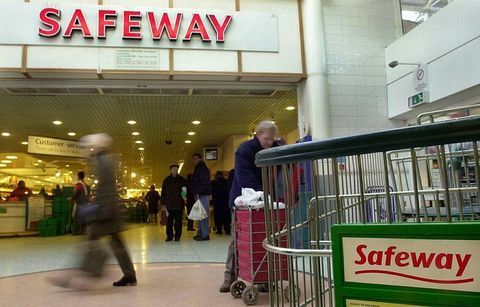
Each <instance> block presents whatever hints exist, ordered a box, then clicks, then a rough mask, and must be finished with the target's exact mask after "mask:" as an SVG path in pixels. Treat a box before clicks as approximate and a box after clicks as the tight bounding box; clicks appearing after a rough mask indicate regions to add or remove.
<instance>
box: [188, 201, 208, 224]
mask: <svg viewBox="0 0 480 307" xmlns="http://www.w3.org/2000/svg"><path fill="white" fill-rule="evenodd" d="M207 217H208V214H207V211H206V210H205V208H203V205H202V203H201V202H200V200H197V201H196V202H195V204H193V207H192V210H191V211H190V214H189V215H188V219H189V220H192V221H201V220H204V219H206V218H207Z"/></svg>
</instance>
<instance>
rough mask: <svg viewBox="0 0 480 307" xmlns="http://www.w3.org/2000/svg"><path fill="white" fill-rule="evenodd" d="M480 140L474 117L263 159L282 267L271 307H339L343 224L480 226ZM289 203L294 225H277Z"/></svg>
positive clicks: (273, 280) (272, 245) (274, 279)
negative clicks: (336, 229)
mask: <svg viewBox="0 0 480 307" xmlns="http://www.w3.org/2000/svg"><path fill="white" fill-rule="evenodd" d="M478 141H480V118H478V117H473V118H467V119H459V120H454V121H449V122H442V123H431V124H426V125H417V126H412V127H406V128H400V129H392V130H386V131H380V132H374V133H368V134H363V135H357V136H348V137H342V138H336V139H329V140H324V141H316V142H309V143H303V144H294V145H287V146H284V147H280V148H272V149H268V150H264V151H261V152H260V153H258V154H257V157H256V165H257V166H259V167H261V168H262V174H263V188H264V194H265V195H268V196H269V197H265V224H266V229H265V230H266V239H265V241H264V244H263V246H264V248H265V249H266V250H267V251H268V252H267V258H268V262H269V267H270V268H277V269H276V270H273V269H272V270H270V274H269V281H268V284H269V290H270V291H269V298H270V304H271V306H284V305H285V304H289V305H290V306H331V307H333V306H336V305H335V299H334V297H335V280H334V278H333V276H334V274H333V259H332V243H331V241H332V236H331V228H332V226H333V225H335V224H370V223H376V224H384V225H389V224H393V223H425V222H429V223H437V222H448V223H455V222H462V223H463V222H465V221H469V222H473V223H475V222H480V202H479V197H480V165H479V154H478ZM455 144H457V145H458V144H461V145H462V146H456V145H455ZM432 148H434V149H435V150H432ZM435 176H436V177H435ZM297 185H298V186H297ZM281 198H282V199H284V200H285V205H286V208H285V217H286V218H285V227H284V228H277V227H276V225H278V224H279V223H280V221H279V220H278V217H277V216H275V215H274V214H272V213H271V211H272V210H270V208H272V206H273V205H274V203H275V202H277V201H278V200H279V199H281ZM479 225H480V223H479ZM282 242H285V243H286V245H287V246H286V247H285V246H284V245H282ZM285 243H283V244H285ZM285 256H286V257H287V260H286V262H284V261H281V262H278V259H281V257H285ZM285 266H286V272H287V274H288V277H287V278H285V276H284V272H285V270H284V268H285ZM279 267H280V268H281V270H278V268H279ZM279 272H282V274H279ZM285 283H288V286H289V291H288V293H284V291H283V286H284V284H285ZM300 290H301V291H300ZM299 292H301V296H300V295H298V293H299ZM285 294H287V297H288V300H287V299H286V297H285Z"/></svg>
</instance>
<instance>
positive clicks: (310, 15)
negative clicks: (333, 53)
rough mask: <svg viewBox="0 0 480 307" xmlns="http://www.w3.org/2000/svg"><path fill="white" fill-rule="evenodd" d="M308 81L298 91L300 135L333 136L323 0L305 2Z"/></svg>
mask: <svg viewBox="0 0 480 307" xmlns="http://www.w3.org/2000/svg"><path fill="white" fill-rule="evenodd" d="M302 11H303V29H304V36H305V57H306V64H307V80H305V81H303V82H302V83H301V84H300V85H299V86H298V89H297V96H298V117H299V131H300V136H301V137H303V136H304V135H305V134H306V131H305V130H306V129H305V128H306V126H307V127H308V130H309V132H310V134H311V135H312V136H313V139H317V140H318V139H325V138H328V137H330V136H331V130H330V106H329V101H328V81H327V64H326V54H325V37H324V30H323V18H322V0H302Z"/></svg>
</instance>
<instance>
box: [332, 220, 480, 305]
mask: <svg viewBox="0 0 480 307" xmlns="http://www.w3.org/2000/svg"><path fill="white" fill-rule="evenodd" d="M332 241H333V242H332V243H333V245H332V246H333V265H334V277H335V278H334V280H335V306H478V299H479V298H480V223H478V222H476V223H475V222H473V223H449V224H443V223H431V224H429V223H423V224H413V223H405V224H382V225H380V224H371V225H335V226H333V227H332Z"/></svg>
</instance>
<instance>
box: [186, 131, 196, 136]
mask: <svg viewBox="0 0 480 307" xmlns="http://www.w3.org/2000/svg"><path fill="white" fill-rule="evenodd" d="M187 134H188V135H195V132H193V131H190V132H189V133H187Z"/></svg>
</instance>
